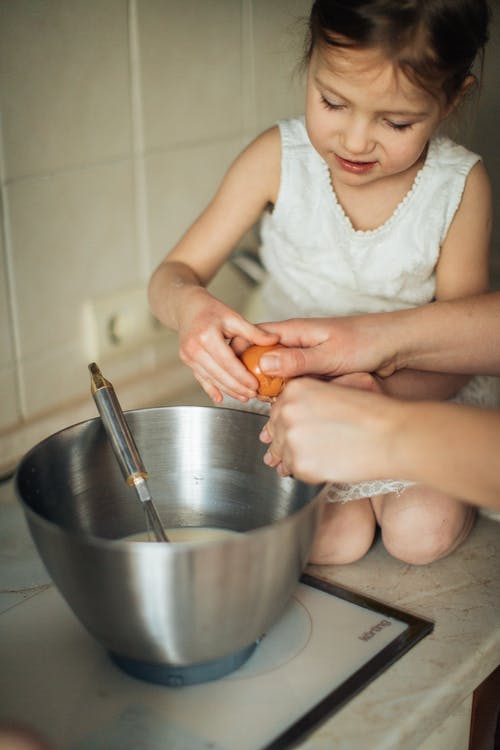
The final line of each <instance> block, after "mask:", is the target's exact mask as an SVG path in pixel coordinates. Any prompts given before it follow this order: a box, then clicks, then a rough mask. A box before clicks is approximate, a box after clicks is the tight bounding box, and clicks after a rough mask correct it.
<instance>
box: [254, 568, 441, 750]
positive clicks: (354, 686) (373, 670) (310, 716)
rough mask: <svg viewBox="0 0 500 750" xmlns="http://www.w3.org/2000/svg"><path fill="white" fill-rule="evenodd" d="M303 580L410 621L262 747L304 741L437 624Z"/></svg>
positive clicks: (276, 748)
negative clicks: (386, 643) (383, 645)
mask: <svg viewBox="0 0 500 750" xmlns="http://www.w3.org/2000/svg"><path fill="white" fill-rule="evenodd" d="M300 582H301V583H304V584H306V585H307V586H311V587H312V588H315V589H319V590H320V591H324V592H325V593H326V594H331V595H332V596H336V597H338V598H339V599H345V600H346V601H348V602H352V603H353V604H357V605H359V606H360V607H364V608H365V609H370V610H372V611H374V612H378V613H379V614H381V615H386V616H387V617H393V618H394V619H395V620H399V622H403V623H406V624H407V625H408V627H407V628H406V630H405V631H404V632H403V633H400V634H399V635H398V636H396V638H395V639H394V640H393V641H391V642H390V643H389V644H388V645H387V646H385V647H384V648H383V649H382V650H381V651H379V652H378V653H377V654H375V656H373V657H372V658H371V659H370V660H369V661H367V662H366V663H365V664H363V666H362V667H360V668H359V669H357V670H356V672H354V673H353V674H352V675H351V676H350V677H348V678H347V679H346V680H344V682H343V683H342V684H341V685H339V686H338V687H336V688H334V689H333V690H332V691H331V693H329V694H328V695H327V696H325V698H323V699H322V700H321V701H319V703H316V705H314V706H313V707H312V708H311V709H309V710H308V711H307V712H306V713H305V714H303V715H302V716H301V717H300V718H299V719H297V721H295V722H294V723H293V724H291V725H290V726H289V727H288V729H286V730H285V731H284V732H282V734H280V735H278V736H277V737H276V738H275V739H274V740H272V742H271V743H269V744H268V745H265V747H263V748H262V750H288V749H289V748H292V747H294V745H295V744H296V743H297V742H299V741H303V740H304V739H305V738H306V737H307V735H309V734H311V733H312V732H313V731H314V730H316V729H317V728H318V726H319V725H320V724H322V723H323V722H324V721H326V719H329V718H330V717H331V716H333V714H334V713H336V712H337V711H338V710H339V709H340V708H342V706H344V705H345V704H346V703H347V702H348V701H349V700H351V698H353V697H354V696H355V695H357V694H358V693H360V692H361V690H363V688H365V687H366V686H367V685H368V684H369V683H370V682H372V681H373V680H374V679H375V678H376V677H378V676H379V675H380V674H382V672H385V670H386V669H388V668H389V667H390V666H391V664H394V662H395V661H397V660H398V659H399V658H400V657H401V656H403V654H406V652H407V651H409V650H410V649H411V648H413V646H415V645H416V644H417V643H418V642H419V641H421V640H422V638H425V636H426V635H429V633H431V632H432V631H433V629H434V623H433V622H432V621H431V620H425V619H423V618H422V617H418V616H417V615H414V614H411V613H410V612H404V611H403V610H401V609H397V608H396V607H391V606H390V605H389V604H385V603H383V602H380V601H378V600H377V599H372V598H371V597H369V596H365V594H360V593H357V592H355V591H351V590H350V589H347V588H344V586H340V585H339V584H337V583H330V582H329V581H325V580H323V579H322V578H317V577H316V576H312V575H309V574H308V573H304V575H303V576H302V577H301V579H300Z"/></svg>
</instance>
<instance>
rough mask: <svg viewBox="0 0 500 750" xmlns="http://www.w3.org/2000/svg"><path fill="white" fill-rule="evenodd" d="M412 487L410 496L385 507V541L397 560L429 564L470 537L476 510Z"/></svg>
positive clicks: (383, 522)
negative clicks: (417, 490)
mask: <svg viewBox="0 0 500 750" xmlns="http://www.w3.org/2000/svg"><path fill="white" fill-rule="evenodd" d="M411 489H412V490H413V492H412V493H411V497H410V498H404V497H403V495H402V496H401V497H399V498H395V500H394V501H393V502H390V503H389V508H388V509H387V508H386V509H385V510H384V513H383V515H382V521H381V529H382V540H383V542H384V546H385V548H386V549H387V551H388V552H389V554H391V555H392V556H393V557H396V558H397V559H398V560H401V561H403V562H406V563H409V564H411V565H426V564H428V563H431V562H434V561H435V560H439V559H440V558H442V557H445V556H446V555H448V554H450V552H453V551H454V550H455V549H456V548H457V547H458V546H459V545H460V544H461V543H462V542H463V541H464V540H465V539H466V538H467V536H468V535H469V532H470V531H471V529H472V527H473V525H474V519H475V511H474V510H473V509H472V508H470V507H469V506H467V505H465V504H464V503H461V502H460V501H459V500H455V499H454V498H451V497H448V496H446V495H443V494H442V493H438V492H435V491H434V490H429V489H427V488H419V492H415V490H416V489H417V488H411ZM408 491H409V490H407V491H406V492H408ZM404 494H406V493H404ZM398 502H399V503H400V504H399V507H398Z"/></svg>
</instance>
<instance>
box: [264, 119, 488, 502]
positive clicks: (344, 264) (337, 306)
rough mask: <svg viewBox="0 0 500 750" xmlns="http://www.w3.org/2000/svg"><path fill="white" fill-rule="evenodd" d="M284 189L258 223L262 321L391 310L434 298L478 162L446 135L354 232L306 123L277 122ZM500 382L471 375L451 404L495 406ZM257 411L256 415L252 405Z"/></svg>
mask: <svg viewBox="0 0 500 750" xmlns="http://www.w3.org/2000/svg"><path fill="white" fill-rule="evenodd" d="M279 128H280V132H281V143H282V160H281V183H280V189H279V194H278V199H277V201H276V205H275V206H274V209H273V211H272V213H268V214H266V215H265V216H264V217H263V220H262V224H261V250H260V255H261V259H262V262H263V264H264V266H265V268H266V270H267V272H268V274H267V277H266V279H265V280H264V283H263V286H262V301H263V308H264V316H263V317H262V320H264V319H265V320H285V319H287V318H296V317H313V316H339V315H340V316H342V315H352V314H356V313H369V312H388V311H393V310H401V309H406V308H411V307H416V306H418V305H424V304H426V303H428V302H431V301H432V300H433V298H434V295H435V289H436V278H435V268H436V264H437V261H438V258H439V253H440V248H441V245H442V243H443V241H444V239H445V237H446V234H447V232H448V229H449V227H450V224H451V222H452V220H453V217H454V215H455V212H456V210H457V208H458V205H459V203H460V200H461V197H462V193H463V190H464V186H465V182H466V179H467V175H468V174H469V172H470V170H471V168H472V167H473V166H474V164H476V162H477V161H478V160H479V159H480V157H479V156H478V155H477V154H473V153H472V152H470V151H468V150H466V149H465V148H463V147H462V146H460V145H458V144H456V143H454V142H453V141H451V140H450V139H449V138H445V137H437V138H435V139H433V140H432V141H431V142H430V144H429V148H428V152H427V157H426V160H425V163H424V165H423V167H422V169H421V170H420V171H419V172H418V174H417V176H416V178H415V181H414V183H413V186H412V188H411V189H410V191H409V192H408V193H407V195H406V196H405V197H404V199H403V200H402V201H401V203H400V204H399V205H398V206H397V208H396V210H395V211H394V213H393V214H392V216H391V217H390V218H389V219H388V220H387V221H386V222H385V223H384V224H383V225H382V226H380V227H378V228H377V229H373V230H369V231H359V230H355V229H354V228H353V226H352V224H351V222H350V220H349V218H348V217H347V216H346V215H345V213H344V211H343V209H342V207H341V206H340V204H339V202H338V201H337V198H336V195H335V192H334V190H333V187H332V184H331V180H330V172H329V169H328V165H327V163H326V162H325V161H324V160H323V158H322V157H321V156H320V155H319V154H318V152H317V151H316V150H315V149H314V147H313V146H312V145H311V142H310V141H309V137H308V135H307V131H306V128H305V122H304V118H303V117H300V118H296V119H292V120H286V121H281V122H280V123H279ZM498 382H499V381H498V379H497V378H491V377H484V376H481V377H475V378H473V379H472V380H471V381H470V382H469V383H468V384H467V385H466V386H465V387H464V388H463V389H462V390H461V391H460V393H459V394H458V395H457V397H456V398H455V399H453V400H456V401H460V402H462V403H468V404H474V405H477V406H485V407H486V406H490V407H491V406H495V405H496V404H497V403H498ZM256 410H259V409H256ZM408 484H410V483H409V482H405V481H399V480H387V481H384V482H380V481H377V482H362V483H358V484H349V485H345V484H333V485H331V488H330V491H329V493H328V494H329V499H330V500H332V501H338V500H342V501H344V500H350V499H355V498H359V497H368V496H373V495H375V494H381V493H386V492H391V491H401V490H402V489H404V487H406V486H408Z"/></svg>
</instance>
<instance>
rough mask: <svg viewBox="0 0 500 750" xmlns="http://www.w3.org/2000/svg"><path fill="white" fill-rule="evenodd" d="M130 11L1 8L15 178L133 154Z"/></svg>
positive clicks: (117, 2) (72, 4)
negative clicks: (130, 90)
mask: <svg viewBox="0 0 500 750" xmlns="http://www.w3.org/2000/svg"><path fill="white" fill-rule="evenodd" d="M127 5H128V4H127V0H106V2H101V0H69V1H67V2H61V0H15V2H2V3H0V97H1V98H0V101H1V109H2V117H3V127H4V131H5V133H4V134H5V140H6V149H5V163H6V177H7V179H13V178H15V177H19V176H24V175H33V174H39V173H44V172H50V171H53V170H55V169H62V168H66V167H68V166H73V165H80V164H84V163H89V162H90V163H92V162H95V161H98V160H100V159H105V160H109V159H112V158H116V157H118V156H123V155H124V154H126V153H128V152H129V149H130V143H131V126H130V103H129V101H130V100H129V59H128V31H127Z"/></svg>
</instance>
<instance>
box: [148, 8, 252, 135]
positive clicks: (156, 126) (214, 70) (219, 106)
mask: <svg viewBox="0 0 500 750" xmlns="http://www.w3.org/2000/svg"><path fill="white" fill-rule="evenodd" d="M240 5H241V4H240V2H237V1H236V0H210V2H207V1H206V0H169V2H165V1H164V0H138V19H139V47H140V64H141V87H142V96H143V102H144V132H145V147H146V149H147V150H151V149H158V148H165V147H168V146H171V145H177V144H182V143H186V142H190V141H200V140H202V141H207V140H209V139H211V138H214V137H215V138H217V137H220V136H224V135H228V134H234V133H235V132H236V133H237V132H239V130H240V128H241V123H242V94H241V8H240Z"/></svg>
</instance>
